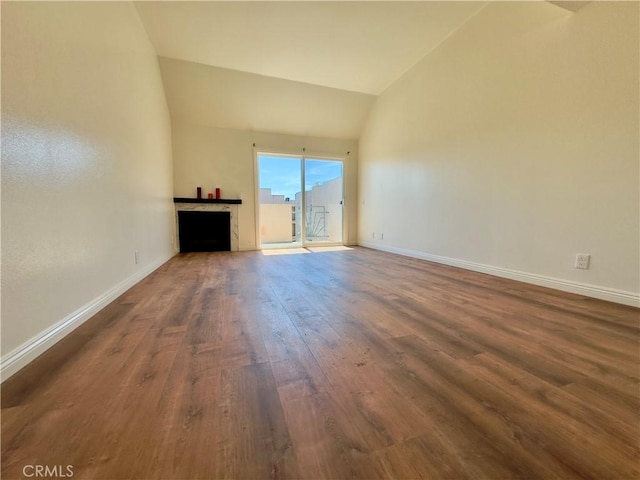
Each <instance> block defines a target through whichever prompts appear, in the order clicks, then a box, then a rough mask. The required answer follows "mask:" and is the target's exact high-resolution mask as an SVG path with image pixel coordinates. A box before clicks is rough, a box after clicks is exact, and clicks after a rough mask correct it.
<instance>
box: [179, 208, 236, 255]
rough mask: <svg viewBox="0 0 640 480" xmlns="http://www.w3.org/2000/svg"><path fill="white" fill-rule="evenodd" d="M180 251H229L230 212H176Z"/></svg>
mask: <svg viewBox="0 0 640 480" xmlns="http://www.w3.org/2000/svg"><path fill="white" fill-rule="evenodd" d="M178 237H179V240H180V252H182V253H186V252H230V251H231V213H230V212H200V211H179V212H178Z"/></svg>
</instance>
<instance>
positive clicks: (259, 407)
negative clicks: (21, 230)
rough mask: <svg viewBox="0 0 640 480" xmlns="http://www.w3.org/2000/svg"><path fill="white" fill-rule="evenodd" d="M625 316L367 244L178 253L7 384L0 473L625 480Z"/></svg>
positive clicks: (628, 427)
mask: <svg viewBox="0 0 640 480" xmlns="http://www.w3.org/2000/svg"><path fill="white" fill-rule="evenodd" d="M639 322H640V316H639V310H638V309H635V308H631V307H625V306H621V305H616V304H612V303H607V302H603V301H599V300H594V299H589V298H585V297H581V296H577V295H571V294H566V293H561V292H557V291H553V290H549V289H545V288H541V287H535V286H531V285H526V284H522V283H518V282H514V281H510V280H505V279H500V278H495V277H491V276H488V275H482V274H478V273H474V272H469V271H465V270H459V269H455V268H452V267H447V266H443V265H438V264H432V263H428V262H424V261H420V260H415V259H409V258H404V257H400V256H395V255H391V254H386V253H381V252H376V251H373V250H368V249H364V248H355V249H351V250H345V251H336V252H323V253H307V254H299V255H273V256H265V255H263V254H262V253H260V252H244V253H233V254H230V253H217V254H216V253H211V254H186V255H180V256H178V257H176V258H174V259H172V260H171V261H170V262H168V263H167V264H165V265H164V266H163V267H162V268H160V269H159V270H158V271H156V272H154V273H153V274H152V275H151V276H149V277H147V278H146V279H145V280H143V281H142V282H141V283H139V284H138V285H137V286H135V287H134V288H133V289H131V290H130V291H128V292H127V293H125V294H124V295H123V296H121V297H120V298H119V299H117V300H116V301H115V302H113V303H112V304H111V305H109V306H108V307H107V308H106V309H104V310H103V311H101V312H100V313H99V314H98V315H96V316H95V317H94V318H92V319H91V320H89V321H88V322H87V323H85V324H84V325H83V326H81V327H80V328H79V329H78V330H76V331H75V332H73V333H72V334H71V335H70V336H68V337H66V338H65V339H64V340H63V341H62V342H60V343H59V344H57V345H56V346H55V347H54V348H52V349H51V350H49V351H48V352H47V353H45V354H44V355H43V356H42V357H40V358H39V359H38V360H36V361H35V362H34V363H32V364H31V365H29V366H28V367H27V368H25V369H23V370H22V371H21V372H19V373H18V374H16V375H15V376H14V377H12V378H10V379H9V380H7V381H6V382H5V384H3V388H2V478H3V479H10V478H23V477H24V475H23V468H24V467H25V466H26V465H47V466H50V467H52V466H57V465H60V466H63V467H66V466H67V465H71V466H72V467H73V478H81V479H109V480H117V479H127V478H135V479H212V478H228V479H267V478H301V479H302V478H306V479H347V478H365V479H375V478H395V479H399V478H410V479H418V478H424V479H439V478H443V479H445V478H446V479H465V478H474V479H476V478H478V479H479V478H486V479H511V478H541V479H552V478H563V479H571V478H584V479H632V478H640V472H639V464H640V452H639V449H640V389H639V376H640V375H639V373H640V372H639V366H640V358H639ZM32 472H33V470H27V473H32Z"/></svg>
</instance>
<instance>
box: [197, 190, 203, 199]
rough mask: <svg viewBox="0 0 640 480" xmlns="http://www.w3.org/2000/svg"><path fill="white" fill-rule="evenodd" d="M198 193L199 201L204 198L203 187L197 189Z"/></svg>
mask: <svg viewBox="0 0 640 480" xmlns="http://www.w3.org/2000/svg"><path fill="white" fill-rule="evenodd" d="M196 192H197V197H198V199H200V198H202V187H198V188H196Z"/></svg>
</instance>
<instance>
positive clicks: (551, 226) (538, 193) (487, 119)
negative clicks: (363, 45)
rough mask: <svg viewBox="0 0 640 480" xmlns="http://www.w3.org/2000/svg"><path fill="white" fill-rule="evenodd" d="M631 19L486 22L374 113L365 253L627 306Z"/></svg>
mask: <svg viewBox="0 0 640 480" xmlns="http://www.w3.org/2000/svg"><path fill="white" fill-rule="evenodd" d="M638 17H639V16H638V3H636V2H629V3H624V2H620V3H618V2H592V3H590V4H588V5H587V6H586V7H584V8H583V9H581V10H579V11H578V12H577V13H575V14H572V13H570V12H568V11H565V10H562V9H560V8H559V7H556V6H554V5H551V4H548V3H545V2H496V3H493V4H489V5H488V6H487V7H485V8H484V9H483V10H481V11H480V13H479V14H478V15H476V16H475V17H474V18H472V19H471V20H470V21H469V22H468V23H467V24H466V25H464V26H463V27H462V28H461V29H460V30H459V31H458V32H457V33H455V34H454V35H452V36H451V37H450V38H449V39H448V40H447V41H445V42H444V43H443V44H442V45H441V46H440V47H439V48H437V49H436V50H434V51H433V52H432V53H431V54H429V55H428V56H427V57H425V58H424V59H423V60H422V61H421V62H419V63H418V64H417V65H416V66H415V67H414V68H413V69H412V70H410V71H409V72H408V73H407V74H406V75H405V76H404V77H402V78H401V79H400V80H398V81H397V82H396V83H394V84H393V85H392V86H391V87H390V88H389V89H388V90H387V91H385V92H384V93H383V94H382V95H381V96H380V97H379V98H378V99H377V101H376V103H375V105H374V107H373V109H372V114H371V115H370V117H369V119H368V121H367V124H366V126H365V128H364V132H363V135H362V137H361V139H360V159H359V174H360V177H359V197H360V198H359V213H360V217H359V241H360V243H361V244H365V245H370V246H374V247H377V248H385V249H392V250H395V251H398V252H403V253H408V254H412V255H417V256H422V257H423V258H431V259H435V260H439V261H444V262H448V263H453V264H458V265H463V266H466V267H468V268H475V269H479V270H483V269H484V270H485V271H490V272H491V273H498V274H504V275H506V276H514V277H515V278H520V279H523V280H528V281H532V282H534V283H543V284H548V285H552V284H553V285H554V286H556V287H558V288H563V289H567V290H572V289H573V290H574V291H580V292H582V293H589V294H593V295H594V296H601V297H602V298H609V299H613V300H617V301H621V302H624V303H632V304H633V303H637V301H638V296H637V295H638V293H637V292H638V291H639V289H640V285H639V283H640V281H639V265H640V258H639V248H638V246H639V244H640V242H639V195H638V190H639V184H638V181H639V152H638V148H639V147H638V144H639V142H638V140H639V139H638V128H639V123H638V112H639V102H638V53H639V52H638V44H639V42H638ZM373 233H376V239H373V238H372V237H373ZM381 233H383V234H384V238H383V239H380V234H381ZM577 252H581V253H590V254H591V255H592V264H591V269H590V270H576V269H575V268H574V259H575V254H576V253H577ZM552 279H556V280H552ZM554 282H555V283H554Z"/></svg>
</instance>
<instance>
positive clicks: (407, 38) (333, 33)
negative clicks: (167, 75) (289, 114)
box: [136, 1, 485, 95]
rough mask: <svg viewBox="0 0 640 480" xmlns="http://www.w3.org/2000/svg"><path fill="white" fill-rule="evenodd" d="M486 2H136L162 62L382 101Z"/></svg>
mask: <svg viewBox="0 0 640 480" xmlns="http://www.w3.org/2000/svg"><path fill="white" fill-rule="evenodd" d="M484 5H485V3H484V2H477V1H472V2H464V1H462V2H460V1H442V2H439V1H427V2H422V1H417V2H416V1H412V2H367V1H364V2H362V1H360V2H327V1H320V2H306V1H303V2H271V1H268V2H264V1H263V2H217V1H204V2H202V1H196V2H190V1H159V2H153V1H152V2H136V8H137V9H138V12H139V14H140V17H141V19H142V21H143V23H144V26H145V28H146V29H147V32H148V34H149V37H150V38H151V41H152V43H153V45H154V47H155V49H156V52H157V53H158V55H159V56H163V57H169V58H174V59H179V60H186V61H190V62H197V63H201V64H205V65H210V66H215V67H222V68H226V69H232V70H239V71H242V72H250V73H254V74H260V75H264V76H269V77H276V78H280V79H286V80H294V81H298V82H305V83H310V84H314V85H321V86H325V87H333V88H338V89H342V90H349V91H353V92H361V93H367V94H373V95H378V94H380V93H381V92H382V91H383V90H385V89H386V88H387V87H388V86H389V85H391V83H393V82H394V81H395V80H396V79H398V78H399V77H400V76H401V75H402V74H404V73H405V72H406V71H407V70H409V68H411V67H412V66H413V65H415V64H416V63H417V62H418V61H419V60H420V59H421V58H422V57H424V56H425V55H426V54H427V53H429V52H430V51H431V50H433V49H434V48H435V47H436V46H437V45H438V44H440V42H442V41H443V40H444V39H445V38H447V36H449V35H450V34H451V33H453V32H454V31H455V30H457V29H458V28H459V27H460V26H461V25H462V24H464V23H465V22H466V20H468V19H469V18H470V17H472V16H473V15H474V14H475V13H476V12H477V11H478V10H480V9H481V8H482V7H483V6H484Z"/></svg>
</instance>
